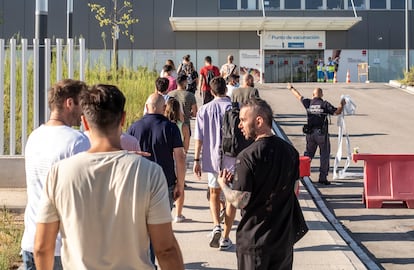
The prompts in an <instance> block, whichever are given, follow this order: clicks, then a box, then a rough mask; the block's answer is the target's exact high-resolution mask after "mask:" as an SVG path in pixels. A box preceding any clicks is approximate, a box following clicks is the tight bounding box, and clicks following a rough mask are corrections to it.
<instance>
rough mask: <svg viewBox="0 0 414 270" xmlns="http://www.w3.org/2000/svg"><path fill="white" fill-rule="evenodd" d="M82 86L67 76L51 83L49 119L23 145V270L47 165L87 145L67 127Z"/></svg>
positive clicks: (74, 120) (75, 120)
mask: <svg viewBox="0 0 414 270" xmlns="http://www.w3.org/2000/svg"><path fill="white" fill-rule="evenodd" d="M86 88H87V86H86V84H85V83H84V82H80V81H75V80H69V79H67V80H63V81H60V82H58V83H56V84H55V85H54V86H52V87H51V88H50V89H49V91H48V103H49V104H48V105H49V109H50V111H51V113H50V119H49V121H47V123H45V124H43V125H41V126H40V127H39V128H37V129H35V130H34V131H33V132H32V133H31V134H30V136H29V139H28V140H27V144H26V148H25V167H26V184H27V206H26V211H25V215H24V233H23V239H22V243H21V247H22V255H23V265H24V267H25V269H27V270H34V269H36V268H35V264H34V259H33V248H34V239H35V232H36V216H37V213H38V210H39V202H40V196H41V194H42V190H43V186H44V183H45V181H46V176H47V173H48V172H49V169H50V168H51V167H52V165H53V164H54V163H56V162H57V161H59V160H61V159H64V158H67V157H70V156H72V155H75V154H77V153H79V152H83V151H86V150H88V149H89V147H90V144H89V140H88V138H87V137H86V136H84V135H83V134H82V133H81V132H79V131H77V130H75V129H72V128H71V127H72V126H79V125H80V119H81V114H82V108H81V106H80V104H79V94H80V92H81V91H82V90H83V89H86ZM55 240H56V249H55V250H54V255H55V256H56V258H55V267H54V269H55V270H57V269H62V266H61V263H60V247H61V240H60V237H58V238H57V239H56V237H55Z"/></svg>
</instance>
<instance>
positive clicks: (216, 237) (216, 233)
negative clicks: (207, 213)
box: [210, 226, 221, 248]
mask: <svg viewBox="0 0 414 270" xmlns="http://www.w3.org/2000/svg"><path fill="white" fill-rule="evenodd" d="M220 238H221V227H220V226H215V227H214V229H213V231H212V232H211V239H210V247H212V248H218V247H220V243H219V242H220Z"/></svg>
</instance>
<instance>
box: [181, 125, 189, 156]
mask: <svg viewBox="0 0 414 270" xmlns="http://www.w3.org/2000/svg"><path fill="white" fill-rule="evenodd" d="M182 132H183V145H184V153H185V154H187V152H188V148H190V127H189V126H188V125H186V124H183V126H182Z"/></svg>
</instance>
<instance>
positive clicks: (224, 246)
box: [220, 238, 233, 250]
mask: <svg viewBox="0 0 414 270" xmlns="http://www.w3.org/2000/svg"><path fill="white" fill-rule="evenodd" d="M231 246H233V243H232V242H231V240H230V239H229V238H221V239H220V250H228V249H229V248H231Z"/></svg>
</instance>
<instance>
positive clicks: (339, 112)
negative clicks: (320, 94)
mask: <svg viewBox="0 0 414 270" xmlns="http://www.w3.org/2000/svg"><path fill="white" fill-rule="evenodd" d="M345 104H346V101H345V99H341V104H339V106H338V108H337V109H336V111H335V113H334V114H335V115H338V114H341V113H342V110H343V109H344V106H345Z"/></svg>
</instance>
